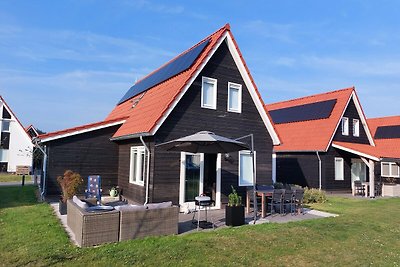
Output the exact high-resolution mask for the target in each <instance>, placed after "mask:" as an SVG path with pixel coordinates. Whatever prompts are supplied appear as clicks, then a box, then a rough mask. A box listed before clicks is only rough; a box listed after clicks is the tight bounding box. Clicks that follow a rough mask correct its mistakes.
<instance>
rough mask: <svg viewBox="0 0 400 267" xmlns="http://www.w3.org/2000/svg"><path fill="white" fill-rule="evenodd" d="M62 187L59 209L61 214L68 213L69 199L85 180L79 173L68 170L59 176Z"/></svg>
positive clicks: (58, 180) (58, 179)
mask: <svg viewBox="0 0 400 267" xmlns="http://www.w3.org/2000/svg"><path fill="white" fill-rule="evenodd" d="M57 182H58V183H59V184H60V187H61V192H62V194H61V197H60V206H59V211H60V214H61V215H64V214H67V200H68V199H71V198H72V197H73V196H74V195H75V194H76V192H77V190H78V187H79V185H80V184H81V183H82V182H83V179H82V177H81V176H80V174H79V173H76V172H73V171H71V170H66V171H65V172H64V175H63V176H58V177H57Z"/></svg>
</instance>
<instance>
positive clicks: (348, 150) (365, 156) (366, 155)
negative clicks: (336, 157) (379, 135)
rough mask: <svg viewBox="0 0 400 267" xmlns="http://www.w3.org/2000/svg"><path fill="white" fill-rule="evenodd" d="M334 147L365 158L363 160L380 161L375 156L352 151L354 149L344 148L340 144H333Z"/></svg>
mask: <svg viewBox="0 0 400 267" xmlns="http://www.w3.org/2000/svg"><path fill="white" fill-rule="evenodd" d="M332 147H334V148H337V149H340V150H343V151H346V152H349V153H352V154H355V155H357V156H360V157H363V158H367V159H372V160H373V161H380V159H379V158H377V157H375V156H372V155H369V154H366V153H363V152H360V151H357V150H355V149H352V148H348V147H344V146H341V145H338V144H334V143H332Z"/></svg>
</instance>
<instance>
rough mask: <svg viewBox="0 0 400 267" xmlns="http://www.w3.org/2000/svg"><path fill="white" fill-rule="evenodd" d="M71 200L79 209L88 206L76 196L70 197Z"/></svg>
mask: <svg viewBox="0 0 400 267" xmlns="http://www.w3.org/2000/svg"><path fill="white" fill-rule="evenodd" d="M72 201H73V202H74V203H75V204H76V205H78V207H79V208H81V209H84V210H85V209H87V208H89V205H88V204H87V203H86V202H83V201H82V200H80V199H79V198H78V197H77V196H73V197H72Z"/></svg>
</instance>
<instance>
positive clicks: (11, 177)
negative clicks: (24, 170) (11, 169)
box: [0, 174, 32, 183]
mask: <svg viewBox="0 0 400 267" xmlns="http://www.w3.org/2000/svg"><path fill="white" fill-rule="evenodd" d="M31 179H32V178H31V176H30V175H25V182H26V181H31ZM21 181H22V175H15V174H0V183H2V182H21Z"/></svg>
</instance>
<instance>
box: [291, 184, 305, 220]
mask: <svg viewBox="0 0 400 267" xmlns="http://www.w3.org/2000/svg"><path fill="white" fill-rule="evenodd" d="M303 198H304V189H303V188H296V190H295V191H294V194H293V206H294V214H298V213H300V212H301V214H304V209H303Z"/></svg>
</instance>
